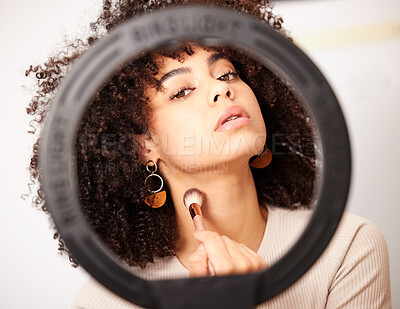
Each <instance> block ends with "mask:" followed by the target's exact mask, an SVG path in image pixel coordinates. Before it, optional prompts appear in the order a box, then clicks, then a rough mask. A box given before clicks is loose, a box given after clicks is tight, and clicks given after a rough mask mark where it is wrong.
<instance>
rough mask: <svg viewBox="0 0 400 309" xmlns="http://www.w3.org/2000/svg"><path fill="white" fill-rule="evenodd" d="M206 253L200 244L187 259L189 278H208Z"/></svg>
mask: <svg viewBox="0 0 400 309" xmlns="http://www.w3.org/2000/svg"><path fill="white" fill-rule="evenodd" d="M207 260H208V259H207V252H206V251H205V250H204V246H203V244H200V245H199V246H198V248H197V250H196V251H195V252H193V253H192V254H191V255H190V256H189V258H188V267H189V277H205V276H208V263H207Z"/></svg>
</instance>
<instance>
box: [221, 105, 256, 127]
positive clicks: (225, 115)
mask: <svg viewBox="0 0 400 309" xmlns="http://www.w3.org/2000/svg"><path fill="white" fill-rule="evenodd" d="M231 117H237V118H236V119H233V120H228V119H229V118H231ZM249 122H250V117H249V114H248V113H247V112H246V111H245V110H244V109H243V108H242V107H240V106H239V105H233V106H231V107H228V108H226V109H224V110H223V111H222V112H221V113H220V114H219V115H218V119H217V122H216V124H215V128H214V130H215V131H225V130H230V129H236V128H239V127H242V126H245V125H246V124H248V123H249Z"/></svg>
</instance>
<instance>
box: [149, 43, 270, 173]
mask: <svg viewBox="0 0 400 309" xmlns="http://www.w3.org/2000/svg"><path fill="white" fill-rule="evenodd" d="M192 48H193V50H194V54H192V55H191V56H187V57H186V58H185V60H184V61H183V62H179V61H178V60H174V59H171V58H167V57H162V58H159V59H158V60H162V61H163V62H162V64H163V65H162V68H161V70H160V71H159V74H158V75H157V76H156V78H158V79H159V80H160V81H161V83H162V89H161V90H162V91H157V90H156V89H153V88H151V89H148V92H147V94H148V97H149V98H150V101H149V105H150V107H151V108H152V111H153V117H152V118H151V120H150V133H151V136H152V139H151V140H150V139H149V140H147V141H146V143H145V146H146V148H148V149H150V152H149V153H148V157H146V159H153V160H157V159H160V160H161V161H162V163H163V165H164V166H163V167H162V168H163V171H164V172H165V169H166V168H167V169H168V168H173V169H177V170H180V171H186V172H196V171H197V172H198V171H201V170H209V169H213V168H216V166H217V165H220V164H228V163H233V162H237V163H242V162H243V163H244V162H245V163H246V164H247V163H248V160H249V158H250V157H251V156H253V155H254V154H256V153H257V152H259V151H260V150H261V149H262V147H263V146H264V144H265V141H266V134H267V133H266V128H265V123H264V120H263V117H262V114H261V110H260V107H259V105H258V102H257V99H256V97H255V95H254V93H253V91H252V90H251V88H250V87H249V86H248V85H247V84H246V83H244V82H243V81H242V80H241V79H240V77H239V76H238V75H237V74H236V71H235V68H234V66H233V65H232V63H231V62H230V61H228V60H227V59H225V58H223V57H221V56H222V55H220V54H219V53H218V52H216V51H214V50H212V49H210V51H206V50H204V49H203V48H202V47H199V46H197V45H192ZM229 108H233V109H229ZM224 111H225V112H224ZM221 113H222V114H221ZM229 113H231V114H232V113H233V114H238V113H240V115H239V116H240V117H239V118H237V119H236V120H231V121H227V122H226V123H225V124H223V125H222V127H219V128H218V125H219V122H221V120H223V119H224V118H227V117H228V116H229V115H230V114H229ZM220 116H222V117H220Z"/></svg>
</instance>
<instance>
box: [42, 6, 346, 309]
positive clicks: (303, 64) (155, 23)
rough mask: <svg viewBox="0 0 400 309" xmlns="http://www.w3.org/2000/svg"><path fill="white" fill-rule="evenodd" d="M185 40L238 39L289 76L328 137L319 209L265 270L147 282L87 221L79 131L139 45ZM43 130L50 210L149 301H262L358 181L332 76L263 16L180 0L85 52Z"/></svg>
mask: <svg viewBox="0 0 400 309" xmlns="http://www.w3.org/2000/svg"><path fill="white" fill-rule="evenodd" d="M182 41H194V42H197V43H198V44H200V45H202V44H203V45H207V44H208V46H210V45H211V44H217V45H218V44H224V43H225V44H230V45H233V46H236V47H238V48H241V49H247V50H248V51H249V52H252V53H254V55H256V56H257V57H259V60H260V61H261V63H263V64H265V65H268V66H269V67H272V68H273V70H274V71H275V72H278V73H279V74H280V75H282V76H283V77H285V76H286V77H290V80H291V82H292V83H293V86H295V87H296V90H297V91H298V93H299V94H300V95H301V96H302V97H303V99H304V102H305V103H306V106H305V107H306V108H307V109H308V111H309V113H310V114H311V116H312V117H313V121H314V122H315V124H316V128H317V131H318V135H319V141H318V143H319V147H320V149H321V150H323V151H322V152H321V153H320V154H319V160H320V161H321V162H322V165H321V166H320V167H319V169H320V173H319V176H318V186H317V188H318V190H316V194H315V196H316V199H315V201H316V209H315V211H314V213H313V216H312V218H311V220H310V222H309V224H308V226H307V227H306V229H305V230H304V232H303V234H302V235H301V237H300V238H299V240H298V241H297V243H296V244H295V245H294V246H293V247H292V248H291V249H290V250H289V252H287V253H286V255H285V256H284V257H283V258H282V259H281V260H279V261H278V262H276V263H275V264H274V265H272V266H271V267H269V268H268V269H267V270H265V271H264V272H259V273H251V274H244V275H230V276H217V277H204V278H188V279H179V280H158V281H146V280H143V279H141V278H139V277H137V276H135V275H134V274H133V273H132V272H130V271H129V270H128V269H127V268H126V267H124V266H122V264H121V263H120V262H119V260H118V259H117V257H116V256H115V255H114V254H112V253H111V251H110V250H109V249H108V248H106V246H105V245H104V244H103V243H102V242H101V241H100V240H99V239H98V237H97V235H95V233H94V232H93V231H92V229H91V228H90V226H89V224H88V223H87V222H86V220H85V217H84V214H83V212H82V208H81V204H80V201H79V199H78V194H77V192H78V191H77V184H76V183H77V181H76V177H75V176H76V175H75V173H74V171H73V167H72V166H73V156H74V154H73V151H74V137H75V136H76V133H77V128H78V124H79V122H80V119H81V116H82V114H83V112H84V110H85V108H86V106H87V104H88V102H89V101H90V99H91V97H92V95H93V94H94V93H95V92H96V91H97V90H98V88H99V87H100V86H101V84H102V82H104V81H105V79H106V78H107V77H108V76H109V75H110V74H111V73H112V72H113V70H114V69H115V68H116V67H117V66H118V65H121V64H124V63H125V62H127V61H128V60H130V59H132V57H133V56H135V55H137V54H138V53H139V52H142V51H146V50H154V49H156V48H158V47H174V46H176V45H177V44H178V43H180V42H182ZM52 104H53V105H52V109H51V111H50V113H49V117H48V119H47V122H46V126H45V131H44V134H43V136H42V138H41V147H40V149H41V152H40V166H41V172H42V175H43V188H44V191H45V196H46V203H47V205H48V209H49V211H50V213H51V214H52V216H53V219H54V222H55V224H56V227H57V229H58V231H59V232H60V234H61V235H62V237H63V239H64V240H65V243H66V245H67V247H68V248H69V250H70V251H71V252H72V253H73V255H74V257H75V258H76V259H77V260H78V261H79V263H80V264H81V265H82V266H83V267H84V268H85V269H86V270H87V271H88V272H89V273H90V274H91V275H92V276H93V277H94V278H95V279H97V280H98V281H100V282H101V283H102V284H104V285H105V286H106V287H107V288H108V289H110V290H111V291H113V292H115V293H116V294H118V295H120V296H121V297H123V298H125V299H127V300H129V301H131V302H133V303H135V304H138V305H140V306H143V307H146V308H169V309H171V308H173V309H180V308H199V309H200V308H231V309H234V308H240V309H246V308H249V309H250V308H254V307H255V306H256V305H258V304H260V303H262V302H265V301H266V300H268V299H270V298H272V297H273V296H275V295H277V294H278V293H280V292H281V291H283V290H284V289H286V288H287V287H289V286H290V285H291V284H292V283H294V282H295V281H296V280H297V279H298V278H299V277H301V276H302V275H303V274H304V273H305V272H306V271H307V270H308V269H309V267H311V265H312V264H313V263H314V262H315V261H316V259H317V258H318V257H319V256H320V254H321V253H322V252H323V250H324V249H325V247H326V246H327V245H328V243H329V241H330V239H331V237H332V236H333V234H334V232H335V229H336V227H337V225H338V223H339V221H340V218H341V216H342V213H343V211H344V207H345V204H346V200H347V195H348V190H349V185H350V167H351V165H350V159H351V156H350V144H349V137H348V133H347V128H346V124H345V121H344V118H343V115H342V112H341V109H340V107H339V104H338V102H337V99H336V97H335V95H334V94H333V92H332V90H331V88H330V86H329V85H328V83H327V81H326V80H325V78H324V77H323V75H322V74H321V72H320V71H319V70H318V68H317V67H316V66H315V65H314V64H313V63H312V61H311V60H310V59H309V58H308V57H307V56H306V55H305V54H304V53H303V52H302V51H301V50H300V49H299V48H297V47H296V46H295V45H294V44H292V43H291V42H290V41H289V40H288V39H286V38H284V37H283V36H282V35H280V34H278V33H277V32H276V31H275V30H274V29H272V28H271V27H269V26H268V25H266V24H264V23H262V22H261V21H259V20H257V19H255V18H253V17H250V16H248V15H244V14H241V13H237V12H236V11H233V10H230V9H227V8H222V7H205V6H180V7H177V6H175V7H173V8H167V9H164V10H162V11H155V12H153V13H150V14H145V15H143V16H141V17H139V18H136V19H131V20H130V21H128V22H126V23H125V24H123V25H121V26H119V27H117V28H116V29H115V30H113V31H112V32H111V33H110V34H109V35H108V36H107V37H105V38H104V39H102V40H100V41H99V42H97V43H96V44H94V46H93V47H92V48H91V49H90V50H88V51H87V52H86V53H85V54H84V55H83V56H82V57H81V59H79V61H78V63H77V65H76V66H75V67H74V69H73V71H72V72H71V73H70V74H69V76H68V77H67V79H66V80H65V81H64V83H63V85H62V88H61V90H60V91H59V93H58V94H57V96H56V97H55V99H54V102H53V103H52Z"/></svg>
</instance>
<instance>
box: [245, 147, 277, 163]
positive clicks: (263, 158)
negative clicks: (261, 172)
mask: <svg viewBox="0 0 400 309" xmlns="http://www.w3.org/2000/svg"><path fill="white" fill-rule="evenodd" d="M271 161H272V153H271V150H269V148H267V144H265V145H264V148H263V150H261V151H260V152H259V153H257V155H256V157H255V158H254V159H253V160H251V162H250V166H251V167H254V168H264V167H267V166H268V165H269V164H270V163H271Z"/></svg>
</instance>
